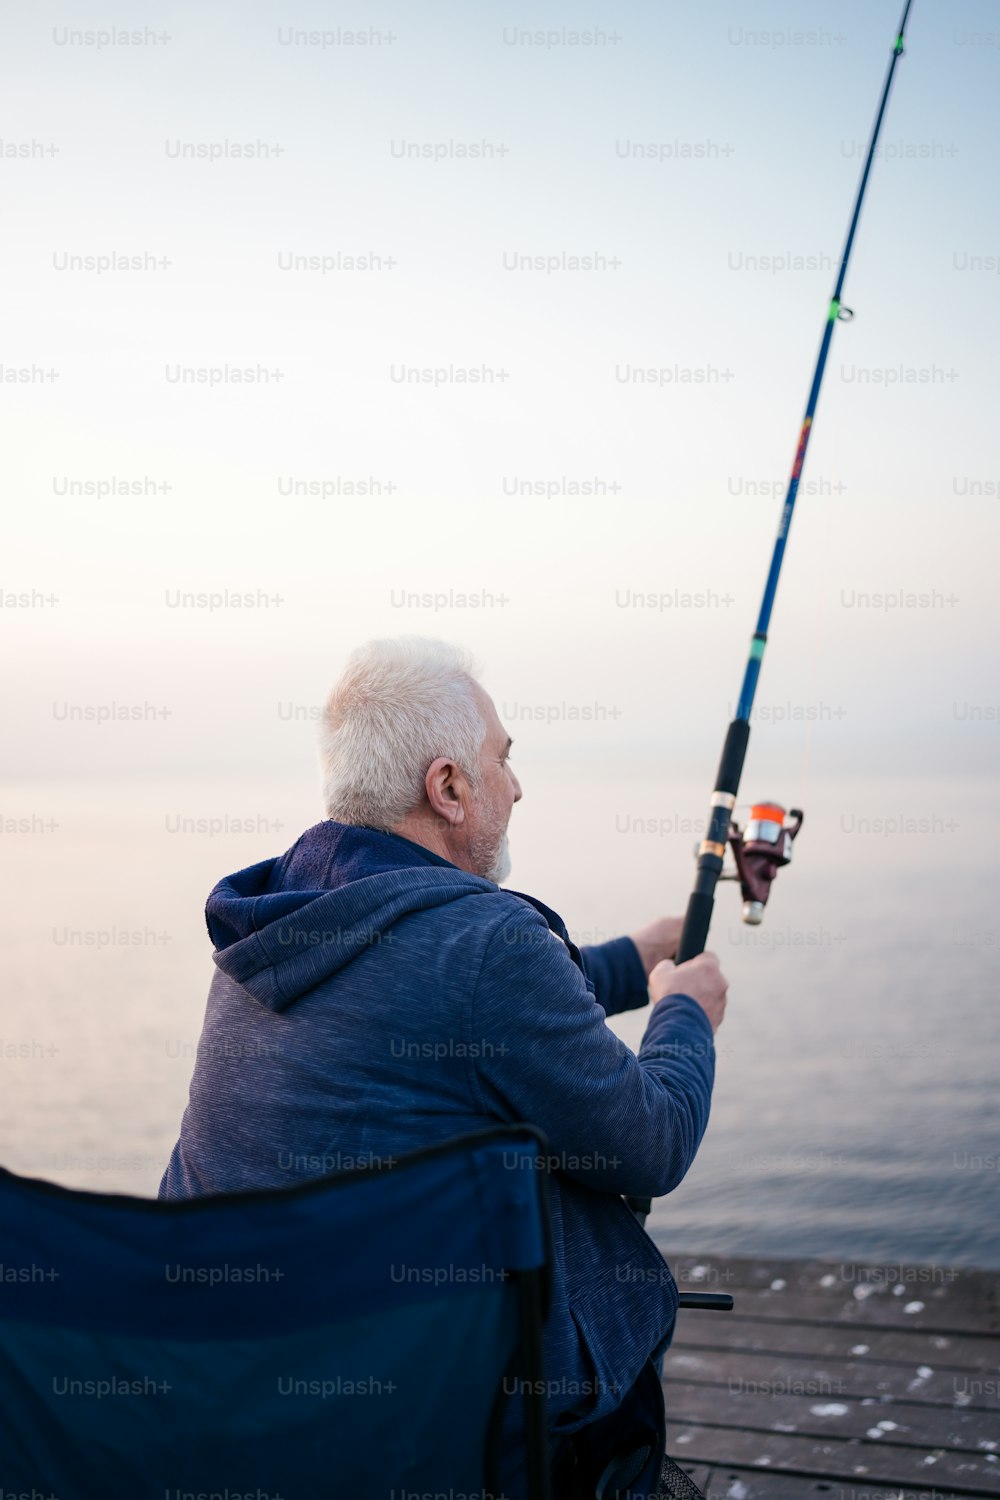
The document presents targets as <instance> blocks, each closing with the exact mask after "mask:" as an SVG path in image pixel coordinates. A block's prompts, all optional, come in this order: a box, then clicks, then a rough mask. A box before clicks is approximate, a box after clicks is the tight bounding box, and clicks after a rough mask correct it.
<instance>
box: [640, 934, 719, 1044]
mask: <svg viewBox="0 0 1000 1500" xmlns="http://www.w3.org/2000/svg"><path fill="white" fill-rule="evenodd" d="M728 989H729V980H728V979H727V978H726V976H725V975H724V974H723V972H722V970H721V969H720V968H719V960H718V959H717V958H716V956H715V954H714V953H699V955H698V957H697V958H689V959H688V961H687V963H686V964H672V963H659V964H657V965H656V968H655V969H654V970H653V972H652V974H650V976H649V993H650V998H651V999H652V1000H653V1002H654V1003H655V1002H656V1001H657V1000H665V999H666V998H667V996H668V995H690V996H691V999H692V1000H696V1001H697V1002H698V1004H699V1005H700V1006H701V1008H702V1010H703V1011H704V1012H705V1014H706V1016H707V1017H708V1020H709V1025H710V1026H711V1028H712V1030H713V1031H718V1029H719V1027H720V1026H721V1025H722V1018H723V1016H724V1015H725V1014H726V991H727V990H728Z"/></svg>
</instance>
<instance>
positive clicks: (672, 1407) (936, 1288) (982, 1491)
mask: <svg viewBox="0 0 1000 1500" xmlns="http://www.w3.org/2000/svg"><path fill="white" fill-rule="evenodd" d="M666 1253H667V1258H668V1260H669V1261H670V1264H671V1267H672V1269H673V1272H674V1276H675V1278H676V1280H677V1284H678V1287H679V1288H680V1290H681V1291H703V1292H730V1293H731V1294H732V1295H733V1297H734V1299H735V1303H736V1306H735V1309H734V1311H733V1312H729V1313H726V1312H722V1313H719V1312H695V1311H682V1312H681V1313H680V1314H679V1315H678V1321H677V1332H676V1334H675V1337H674V1342H673V1345H672V1346H671V1349H670V1351H669V1352H668V1354H667V1358H666V1361H665V1365H664V1391H665V1395H666V1403H667V1451H668V1452H669V1453H670V1454H671V1456H672V1457H673V1459H674V1461H675V1462H676V1463H678V1464H680V1465H681V1467H682V1468H684V1469H686V1470H687V1472H688V1473H689V1474H690V1475H691V1477H692V1478H693V1479H694V1480H695V1482H696V1483H697V1484H698V1485H699V1486H700V1488H701V1489H702V1490H703V1491H704V1493H705V1494H706V1496H708V1497H709V1500H971V1497H973V1496H976V1497H984V1496H1000V1274H998V1273H996V1272H988V1271H963V1270H953V1269H951V1268H947V1267H941V1266H875V1265H860V1264H859V1265H846V1264H841V1263H838V1262H830V1263H826V1262H822V1261H799V1260H780V1259H775V1260H741V1259H736V1258H732V1257H725V1258H723V1257H716V1256H711V1257H710V1256H695V1255H678V1254H676V1253H671V1252H669V1251H667V1252H666Z"/></svg>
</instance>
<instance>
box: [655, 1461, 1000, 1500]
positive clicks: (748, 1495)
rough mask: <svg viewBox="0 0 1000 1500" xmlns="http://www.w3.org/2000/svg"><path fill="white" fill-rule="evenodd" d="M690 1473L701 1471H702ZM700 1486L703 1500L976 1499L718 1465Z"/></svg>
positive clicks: (935, 1488)
mask: <svg viewBox="0 0 1000 1500" xmlns="http://www.w3.org/2000/svg"><path fill="white" fill-rule="evenodd" d="M674 1462H675V1463H676V1462H677V1459H676V1457H674ZM681 1467H682V1468H684V1467H685V1466H684V1465H683V1464H682V1465H681ZM691 1472H692V1474H695V1473H701V1474H704V1473H705V1470H704V1469H700V1470H695V1469H692V1471H691ZM700 1488H701V1490H702V1492H703V1493H704V1495H705V1496H706V1500H976V1497H975V1495H974V1493H973V1491H971V1490H956V1489H954V1488H952V1487H951V1486H950V1485H949V1486H946V1487H945V1488H943V1489H942V1488H941V1487H940V1485H932V1486H931V1487H929V1488H926V1489H925V1488H923V1487H921V1488H919V1489H918V1488H915V1487H914V1486H912V1485H904V1486H903V1487H902V1488H901V1487H900V1486H899V1485H896V1484H894V1485H891V1486H886V1485H882V1484H871V1483H870V1482H866V1481H864V1480H862V1481H860V1482H857V1481H851V1480H840V1481H838V1482H837V1484H836V1487H834V1486H833V1485H832V1484H831V1483H830V1482H829V1480H825V1479H816V1478H813V1479H807V1478H805V1477H804V1476H803V1475H801V1474H774V1473H771V1472H770V1471H769V1470H768V1469H741V1468H730V1467H729V1466H720V1465H716V1466H715V1467H714V1468H713V1469H710V1470H709V1471H708V1480H707V1483H704V1484H701V1485H700Z"/></svg>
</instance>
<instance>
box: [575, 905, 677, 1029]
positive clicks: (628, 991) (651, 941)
mask: <svg viewBox="0 0 1000 1500" xmlns="http://www.w3.org/2000/svg"><path fill="white" fill-rule="evenodd" d="M683 926H684V919H683V918H682V917H661V918H660V920H659V921H658V922H650V924H649V926H648V927H641V928H640V929H639V931H638V932H633V933H632V934H631V935H630V936H629V937H620V938H612V939H611V941H610V942H609V943H595V944H594V945H593V946H591V947H587V948H581V949H580V952H581V953H582V954H583V962H584V966H585V967H586V970H587V977H588V979H590V980H591V981H592V982H593V986H594V989H595V991H596V992H597V999H598V1002H599V1003H600V1004H601V1006H603V1008H604V1012H605V1014H606V1015H609V1016H617V1015H619V1014H620V1013H621V1012H622V1011H623V1010H639V1009H640V1007H641V1006H643V1005H646V1004H647V1003H648V1001H649V991H648V989H647V987H646V981H647V980H648V978H649V976H650V974H652V972H653V970H654V969H655V968H656V965H657V964H658V963H661V962H662V961H663V960H664V959H667V958H673V956H674V954H675V953H676V952H677V945H678V943H679V942H680V937H681V928H682V927H683Z"/></svg>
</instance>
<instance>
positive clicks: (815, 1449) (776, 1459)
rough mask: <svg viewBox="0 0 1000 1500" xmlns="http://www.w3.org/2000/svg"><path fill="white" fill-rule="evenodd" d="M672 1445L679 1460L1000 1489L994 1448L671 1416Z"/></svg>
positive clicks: (831, 1477)
mask: <svg viewBox="0 0 1000 1500" xmlns="http://www.w3.org/2000/svg"><path fill="white" fill-rule="evenodd" d="M667 1447H668V1450H669V1452H670V1453H671V1455H672V1456H673V1458H674V1460H675V1462H682V1461H683V1462H688V1461H691V1462H698V1463H706V1464H709V1465H711V1466H715V1465H719V1464H723V1465H727V1466H728V1465H735V1466H737V1467H740V1468H751V1469H761V1468H763V1469H770V1470H775V1471H779V1472H781V1471H783V1472H784V1473H786V1474H788V1473H793V1474H805V1475H810V1476H814V1477H815V1478H818V1479H823V1480H825V1481H827V1482H833V1481H838V1482H839V1481H853V1482H854V1483H855V1484H857V1483H859V1482H861V1481H862V1480H864V1481H865V1482H868V1481H871V1482H872V1483H881V1484H886V1485H892V1484H897V1485H907V1484H910V1485H913V1486H916V1487H917V1488H919V1487H920V1486H921V1485H923V1486H924V1488H925V1489H927V1488H931V1490H932V1492H933V1491H934V1490H936V1491H937V1492H938V1493H939V1494H940V1492H941V1490H942V1489H947V1487H948V1486H949V1485H950V1486H952V1487H953V1488H954V1489H958V1490H960V1491H964V1492H967V1493H969V1494H971V1495H976V1496H983V1497H992V1496H996V1495H1000V1462H998V1461H997V1455H995V1454H993V1455H991V1454H971V1453H949V1452H948V1451H947V1450H946V1449H943V1448H938V1449H934V1450H933V1451H930V1452H929V1451H928V1450H926V1449H923V1448H904V1447H901V1446H895V1445H893V1446H884V1445H883V1444H881V1443H877V1442H855V1441H852V1440H848V1441H837V1440H836V1439H825V1440H824V1439H817V1438H812V1437H802V1436H800V1435H799V1434H798V1433H773V1432H752V1431H746V1430H743V1429H741V1428H735V1427H707V1426H702V1425H695V1424H692V1423H687V1424H682V1423H678V1424H676V1425H674V1424H672V1423H670V1422H669V1421H668V1424H667ZM991 1459H992V1460H993V1461H992V1462H991ZM837 1500H839V1497H837Z"/></svg>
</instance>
